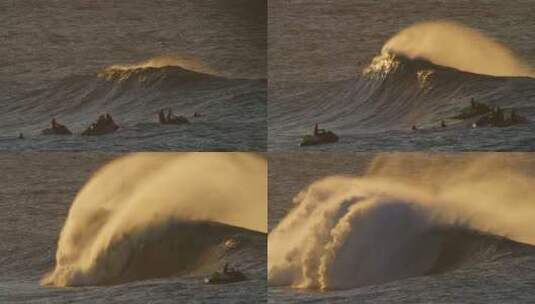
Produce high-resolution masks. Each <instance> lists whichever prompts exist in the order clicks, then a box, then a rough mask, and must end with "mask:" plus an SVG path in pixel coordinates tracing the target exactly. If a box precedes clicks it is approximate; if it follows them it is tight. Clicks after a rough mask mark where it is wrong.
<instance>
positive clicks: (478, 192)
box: [268, 154, 535, 290]
mask: <svg viewBox="0 0 535 304" xmlns="http://www.w3.org/2000/svg"><path fill="white" fill-rule="evenodd" d="M534 161H535V160H533V159H530V158H529V155H525V154H519V155H509V156H507V155H503V154H491V155H486V156H483V155H481V154H474V155H463V156H457V157H454V156H449V155H435V156H431V155H427V154H410V155H406V154H393V155H391V154H386V155H379V156H378V157H376V159H375V160H374V161H372V163H371V165H370V168H369V170H368V172H367V173H366V174H365V175H364V176H360V177H347V176H332V177H328V178H324V179H322V180H319V181H316V182H314V183H313V184H312V185H310V187H308V188H307V189H306V190H304V191H303V192H301V193H300V194H299V195H298V196H297V197H296V200H295V201H296V206H295V207H294V209H293V210H292V211H290V212H289V213H288V215H287V216H286V217H285V218H284V219H283V220H282V221H281V222H280V223H279V224H278V226H277V227H276V228H275V229H274V230H273V231H272V232H271V233H270V235H269V238H268V243H269V246H268V280H269V284H270V285H277V286H279V285H286V286H293V287H296V288H313V289H323V290H325V289H345V288H354V287H359V286H364V285H370V284H379V283H384V282H389V281H393V280H397V279H402V278H406V277H410V276H417V275H425V274H433V273H440V272H443V271H447V270H451V269H456V268H457V267H460V266H461V265H465V264H467V263H472V264H473V263H475V262H482V261H485V260H486V259H487V258H488V259H493V258H494V257H495V253H496V252H497V251H499V250H505V251H507V252H509V251H510V248H517V247H519V246H520V247H521V246H525V245H522V244H519V243H517V242H523V243H528V244H532V245H533V244H535V233H534V231H535V224H534V223H533V221H532V219H533V218H534V217H535V188H534V187H533V185H535V179H534V178H533V177H532V176H531V175H529V173H528V172H527V171H526V170H525V168H533V167H534V166H535V164H534ZM506 238H507V239H506ZM504 248H505V249H504ZM511 250H515V249H511ZM496 255H503V252H502V253H501V254H496Z"/></svg>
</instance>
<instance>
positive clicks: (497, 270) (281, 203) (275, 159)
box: [268, 152, 535, 303]
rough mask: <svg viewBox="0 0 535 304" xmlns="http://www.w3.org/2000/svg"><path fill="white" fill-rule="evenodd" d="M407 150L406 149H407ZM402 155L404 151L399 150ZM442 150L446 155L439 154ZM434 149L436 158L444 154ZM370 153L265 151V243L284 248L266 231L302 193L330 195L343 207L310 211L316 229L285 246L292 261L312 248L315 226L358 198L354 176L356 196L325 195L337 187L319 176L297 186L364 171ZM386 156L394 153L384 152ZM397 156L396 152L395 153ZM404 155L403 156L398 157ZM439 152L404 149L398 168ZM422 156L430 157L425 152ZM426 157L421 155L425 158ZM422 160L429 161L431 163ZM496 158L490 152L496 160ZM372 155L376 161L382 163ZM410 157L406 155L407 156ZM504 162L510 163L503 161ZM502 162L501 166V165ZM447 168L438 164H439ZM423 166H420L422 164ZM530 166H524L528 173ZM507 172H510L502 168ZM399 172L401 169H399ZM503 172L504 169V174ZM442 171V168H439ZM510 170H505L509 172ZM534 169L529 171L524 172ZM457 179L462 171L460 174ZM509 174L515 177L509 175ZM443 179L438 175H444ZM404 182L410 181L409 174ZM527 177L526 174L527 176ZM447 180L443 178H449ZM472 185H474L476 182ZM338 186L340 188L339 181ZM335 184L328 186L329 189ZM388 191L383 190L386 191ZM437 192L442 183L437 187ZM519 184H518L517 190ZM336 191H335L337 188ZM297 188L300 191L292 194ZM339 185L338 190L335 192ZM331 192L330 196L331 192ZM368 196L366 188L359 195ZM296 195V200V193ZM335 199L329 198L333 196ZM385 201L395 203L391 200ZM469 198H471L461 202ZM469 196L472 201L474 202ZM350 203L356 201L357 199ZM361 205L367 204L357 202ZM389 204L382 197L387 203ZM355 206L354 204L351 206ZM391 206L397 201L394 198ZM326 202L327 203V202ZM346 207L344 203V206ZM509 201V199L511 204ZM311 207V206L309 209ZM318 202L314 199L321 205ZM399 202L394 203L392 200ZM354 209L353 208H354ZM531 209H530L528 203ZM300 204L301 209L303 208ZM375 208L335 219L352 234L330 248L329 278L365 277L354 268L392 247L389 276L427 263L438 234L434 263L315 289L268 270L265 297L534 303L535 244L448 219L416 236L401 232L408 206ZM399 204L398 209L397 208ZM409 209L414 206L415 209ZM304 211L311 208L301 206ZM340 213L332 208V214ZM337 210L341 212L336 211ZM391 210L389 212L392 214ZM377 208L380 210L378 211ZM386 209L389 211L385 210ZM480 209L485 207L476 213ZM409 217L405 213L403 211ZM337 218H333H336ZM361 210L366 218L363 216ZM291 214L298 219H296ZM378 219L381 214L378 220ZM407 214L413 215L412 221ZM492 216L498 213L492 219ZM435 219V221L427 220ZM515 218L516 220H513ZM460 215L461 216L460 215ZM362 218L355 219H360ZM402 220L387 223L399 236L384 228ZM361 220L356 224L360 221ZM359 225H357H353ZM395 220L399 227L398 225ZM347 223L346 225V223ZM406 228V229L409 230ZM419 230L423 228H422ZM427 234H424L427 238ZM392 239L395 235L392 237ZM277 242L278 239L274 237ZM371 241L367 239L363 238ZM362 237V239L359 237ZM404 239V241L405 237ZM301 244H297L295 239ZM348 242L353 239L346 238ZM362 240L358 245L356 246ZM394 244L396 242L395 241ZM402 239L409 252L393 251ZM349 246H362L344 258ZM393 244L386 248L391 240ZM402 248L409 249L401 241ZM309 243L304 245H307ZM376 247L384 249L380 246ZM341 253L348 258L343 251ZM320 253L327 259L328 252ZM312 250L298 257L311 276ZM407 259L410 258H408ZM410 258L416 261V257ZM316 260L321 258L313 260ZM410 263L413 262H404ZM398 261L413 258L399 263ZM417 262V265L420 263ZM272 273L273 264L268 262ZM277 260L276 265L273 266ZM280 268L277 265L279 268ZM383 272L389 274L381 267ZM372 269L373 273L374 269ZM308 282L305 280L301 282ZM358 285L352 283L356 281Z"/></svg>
mask: <svg viewBox="0 0 535 304" xmlns="http://www.w3.org/2000/svg"><path fill="white" fill-rule="evenodd" d="M405 156H406V155H405ZM405 156H403V157H405ZM442 156H445V155H442ZM442 156H440V157H442ZM375 157H376V156H375V155H373V154H369V153H360V154H358V153H352V154H349V153H313V152H304V153H273V154H272V155H271V157H270V163H269V167H270V168H269V170H270V179H269V180H270V184H269V188H270V189H269V191H270V205H269V215H270V218H269V219H270V221H269V225H270V231H271V232H270V238H269V247H271V246H278V247H277V248H280V249H283V248H284V246H283V247H280V246H279V245H278V244H277V245H275V244H273V243H272V235H271V234H273V232H274V230H275V229H276V227H277V225H279V224H281V222H282V221H283V219H284V218H285V217H286V216H287V215H288V214H289V213H290V211H291V210H293V209H294V208H297V204H304V203H305V202H306V200H307V199H317V200H324V201H322V202H323V203H322V204H331V203H333V202H335V200H336V198H335V197H338V199H340V200H344V202H342V203H341V205H340V206H342V207H341V208H342V209H343V210H342V209H339V210H338V211H335V212H334V217H333V214H332V213H331V212H332V211H333V210H330V209H329V208H328V207H327V208H325V209H324V211H323V212H324V213H322V215H321V219H322V220H324V222H322V221H319V219H320V218H316V220H318V222H317V223H316V224H317V225H316V226H313V227H308V228H309V229H312V230H313V231H314V232H313V233H309V234H307V235H308V236H309V238H308V239H307V241H306V242H305V243H302V244H301V243H298V245H297V246H296V248H298V249H297V251H298V252H300V253H298V252H297V251H295V252H294V251H291V250H289V251H288V252H289V253H291V252H293V253H291V257H292V258H290V259H289V260H288V262H292V261H295V260H296V259H299V258H300V257H299V255H300V254H305V253H307V252H308V253H309V254H310V252H312V251H311V250H313V249H312V248H313V244H314V243H315V238H317V237H318V235H323V232H322V231H321V229H322V227H323V228H325V227H324V226H322V223H323V225H326V226H327V227H328V225H329V221H330V220H334V221H335V223H336V221H342V220H343V219H344V218H346V217H347V215H346V216H344V213H345V212H347V213H349V211H344V210H346V209H344V208H347V209H351V207H347V204H351V200H352V199H356V200H359V199H360V198H359V197H358V194H355V193H357V191H358V190H357V189H358V186H357V184H358V183H359V182H358V181H356V182H355V181H353V182H352V183H354V186H353V187H354V189H355V192H353V194H354V195H356V196H355V197H354V198H351V197H348V196H347V195H346V196H343V197H340V196H336V194H330V193H329V191H331V189H330V188H328V187H327V186H328V185H331V186H336V185H337V184H336V183H334V184H333V183H331V184H329V183H325V184H323V186H321V185H319V184H318V187H317V188H316V189H317V190H315V192H308V193H309V194H308V197H307V198H305V199H304V200H303V196H302V194H299V193H300V192H301V191H303V190H305V189H307V188H308V187H309V186H310V185H311V184H312V183H313V182H314V181H317V180H318V179H322V178H325V177H328V176H334V175H337V176H340V175H342V176H355V175H365V172H367V171H368V169H369V168H370V165H371V164H372V163H373V160H374V158H375ZM385 157H386V159H388V158H389V157H392V156H388V155H386V156H385ZM394 157H395V156H394ZM403 157H402V158H403ZM440 157H439V156H436V155H435V156H433V155H432V154H427V155H426V154H420V158H419V159H420V160H421V161H417V160H418V158H414V159H413V158H411V157H410V156H409V157H407V158H406V159H405V162H404V164H401V166H402V167H405V168H407V167H411V165H407V160H411V159H412V160H413V162H412V167H413V169H414V172H412V173H411V172H403V173H402V174H403V175H406V176H411V175H413V176H415V179H419V178H422V176H421V175H420V176H419V177H416V176H418V175H419V174H422V172H420V171H421V170H422V168H424V167H423V166H421V164H427V165H429V164H432V163H433V162H436V161H438V158H440ZM447 157H451V158H450V160H451V161H452V162H451V164H452V166H455V165H454V164H457V162H458V161H460V162H461V163H462V162H463V158H464V157H474V158H473V159H477V158H480V157H484V156H483V154H476V155H467V154H466V155H462V154H457V155H451V156H447ZM501 157H502V156H498V158H499V159H501V161H499V162H500V164H506V163H509V161H511V160H507V157H503V158H501ZM523 157H524V156H518V155H517V156H514V155H510V156H509V158H514V159H515V160H514V161H511V163H514V162H515V161H519V159H520V158H523ZM427 158H428V159H427ZM426 159H427V160H426ZM428 160H431V162H429V161H428ZM495 161H496V159H495ZM380 163H381V162H378V163H376V164H380ZM409 163H411V161H409ZM509 164H510V163H509ZM518 164H521V165H520V166H519V168H520V167H523V168H524V169H525V168H528V167H529V168H532V166H533V158H531V160H530V158H529V156H528V157H527V159H523V160H522V161H520V163H517V165H518ZM502 168H503V167H502ZM442 170H446V171H447V169H440V170H439V171H442ZM424 171H425V170H424ZM527 171H529V170H528V169H526V172H527ZM507 172H509V171H507ZM398 173H400V172H398ZM504 174H505V173H504ZM437 175H438V176H440V173H438V174H437ZM507 176H509V175H507ZM530 176H532V175H530ZM459 178H460V177H459ZM511 178H513V177H512V176H511ZM446 180H449V178H447V177H446V176H444V181H445V182H446ZM422 181H423V182H424V183H425V182H426V181H425V178H422ZM331 182H336V180H331ZM407 182H409V183H410V181H407ZM526 182H527V180H526ZM448 183H449V182H448ZM476 185H477V182H475V183H474V186H476ZM476 187H477V186H476ZM342 188H343V187H342ZM450 190H451V191H452V192H455V190H456V189H450ZM333 191H334V190H333ZM385 191H389V190H385ZM439 191H440V190H439ZM519 191H520V190H519ZM335 193H336V192H335ZM298 194H299V195H298ZM339 194H340V192H339V193H338V195H339ZM330 195H333V196H332V197H331V198H332V199H331V198H329V196H330ZM363 195H364V196H366V194H363ZM294 198H295V199H294ZM333 199H334V201H333ZM293 200H296V201H295V202H296V203H295V204H294V203H292V201H293ZM299 200H301V201H299ZM391 202H395V200H394V201H391ZM465 203H466V204H470V203H471V202H465ZM472 203H475V201H474V202H472ZM355 204H356V205H358V204H360V203H358V202H357V203H355ZM362 204H368V203H365V202H362ZM388 204H389V203H387V205H388ZM356 205H354V206H356ZM394 205H395V203H394ZM331 206H332V204H331ZM343 206H346V207H343ZM510 206H511V207H512V206H514V205H513V204H511V205H510ZM310 207H311V206H309V208H310ZM320 207H321V206H318V208H320ZM398 207H399V206H398ZM353 209H354V208H353ZM530 210H532V208H531V209H530ZM303 211H304V209H303ZM376 211H377V212H376V213H374V212H369V213H367V212H366V211H365V210H363V211H362V213H361V214H362V216H363V218H362V219H361V220H359V221H360V222H359V221H357V220H355V221H353V222H351V221H349V222H348V224H349V225H355V227H351V226H345V228H343V227H344V226H343V225H339V226H338V227H340V228H342V229H343V231H351V233H352V234H351V235H352V236H351V237H349V238H348V239H347V240H346V244H345V245H344V246H343V247H342V248H341V249H339V251H338V252H336V255H335V256H334V258H335V260H334V263H335V264H334V266H332V267H336V265H337V266H338V268H335V269H334V272H331V273H330V277H331V281H330V282H331V284H332V283H333V282H335V281H332V280H333V278H336V277H337V276H338V277H339V278H346V279H345V280H342V281H337V282H338V283H337V284H342V285H343V284H349V285H351V284H352V283H353V281H351V280H358V279H363V278H365V277H366V276H365V275H362V276H359V275H358V274H359V273H360V272H366V268H368V266H366V265H370V264H369V263H373V262H372V261H373V259H375V258H376V257H377V258H379V259H380V256H382V255H383V254H385V255H388V253H386V252H387V251H388V250H394V251H396V252H398V254H399V255H398V256H393V257H391V259H389V261H390V262H389V266H388V267H387V268H386V270H385V274H384V275H385V276H384V277H383V279H384V278H385V277H387V276H388V275H392V271H391V270H392V269H399V267H401V268H400V269H404V270H403V271H407V270H408V271H413V270H414V269H415V268H417V267H418V266H417V265H418V263H425V262H424V261H425V260H426V259H427V257H426V256H430V255H433V254H434V253H433V252H434V250H435V247H434V245H432V244H433V241H431V240H432V239H434V238H435V237H437V238H439V239H441V241H440V242H445V243H442V244H443V245H442V246H443V247H442V249H441V251H440V252H441V254H440V255H439V258H438V259H437V260H435V261H434V263H435V264H434V266H433V267H432V270H430V273H428V274H420V275H412V276H409V277H406V278H400V279H394V280H392V279H391V281H387V282H385V283H382V284H373V283H372V284H369V283H368V284H364V285H363V286H360V287H353V288H351V287H344V288H338V289H335V290H327V291H318V290H316V289H314V288H312V289H306V288H305V289H299V288H297V289H295V288H291V287H289V286H285V284H281V282H280V281H278V280H280V277H271V276H270V282H269V284H270V287H269V293H268V297H269V302H270V303H320V302H321V303H355V302H358V303H393V302H395V303H531V302H533V300H534V298H533V293H532V292H531V286H532V284H533V283H534V282H535V276H534V275H533V269H535V251H534V247H533V246H529V245H525V244H522V243H517V242H514V241H511V240H508V239H504V238H502V237H499V236H496V235H492V234H480V233H474V231H470V230H466V229H465V228H462V227H463V225H462V224H461V225H460V226H458V228H453V227H454V226H456V225H457V224H455V225H453V226H449V227H448V226H445V227H442V229H443V230H434V229H432V230H426V229H424V230H423V232H424V235H426V237H423V238H421V236H419V237H418V238H417V239H413V238H408V239H407V238H405V233H407V234H410V233H413V232H414V231H413V230H412V228H411V225H412V224H415V223H416V222H418V220H417V217H416V218H414V217H412V216H411V213H412V211H410V212H405V211H408V210H405V211H403V208H401V209H397V210H396V208H393V209H388V208H384V209H378V210H376ZM399 211H402V212H399ZM413 211H414V210H413ZM306 212H312V211H311V210H309V209H307V211H306ZM337 212H338V213H337ZM340 212H341V214H339V213H340ZM392 213H395V214H396V215H395V216H392V215H394V214H392ZM381 214H383V215H384V218H382V216H381ZM389 215H390V217H389ZM480 215H481V216H482V215H483V214H480ZM407 216H408V217H407ZM337 217H338V220H337ZM365 217H367V220H366V219H365ZM477 217H478V214H474V217H473V218H477ZM297 218H301V219H302V221H303V222H306V221H307V220H308V221H310V220H311V219H312V218H313V215H311V214H308V215H305V214H302V215H301V216H299V217H297ZM297 218H296V219H297ZM436 218H439V217H436ZM383 220H384V221H383ZM413 220H416V222H414V221H413ZM495 220H496V221H497V222H499V221H501V219H499V218H496V219H495ZM375 221H378V222H380V223H381V224H380V225H377V226H374V227H375V228H371V229H375V230H373V231H370V230H369V229H370V227H371V226H370V225H373V223H374V222H375ZM433 221H434V220H433ZM519 221H520V219H519ZM460 222H462V221H460ZM359 223H360V224H359ZM400 223H403V224H401V225H408V226H403V227H404V228H394V229H393V230H391V232H392V233H394V234H396V233H397V235H398V237H397V238H394V239H391V238H390V237H391V235H388V233H386V234H382V233H385V232H386V231H389V229H390V228H389V227H395V226H396V225H398V224H400ZM297 225H298V224H297V223H295V226H291V225H290V226H285V227H286V229H288V230H285V232H284V235H286V236H287V237H288V238H290V237H294V235H293V230H295V229H296V228H298V227H299V226H297ZM359 225H361V226H359ZM359 227H360V229H358V228H359ZM400 227H401V226H400ZM347 229H349V230H347ZM411 231H412V232H411ZM372 232H374V234H373V235H371V236H370V238H369V239H368V238H366V234H368V233H372ZM420 232H422V231H420ZM335 233H336V232H334V231H333V232H331V237H332V238H335V237H336V236H335ZM427 237H430V238H427ZM394 240H397V241H394ZM276 241H277V242H280V241H281V240H280V239H278V240H276ZM367 241H369V242H370V243H369V244H366V242H367ZM293 242H299V241H298V240H296V239H292V241H290V243H288V244H287V246H290V247H291V246H293V245H292V244H291V243H293ZM362 242H364V243H362ZM405 242H407V243H405ZM299 244H301V245H299ZM321 244H323V245H324V246H325V248H327V247H328V246H330V241H329V240H328V239H327V240H323V243H321ZM351 244H353V245H351ZM359 244H361V245H359ZM395 244H398V245H399V247H398V245H395ZM404 244H405V245H407V244H412V245H409V248H410V246H414V247H412V249H409V251H410V252H412V253H411V255H409V256H405V255H403V254H402V253H403V250H401V251H399V249H400V248H403V246H404ZM351 246H360V247H358V248H360V250H357V251H356V252H353V253H349V254H351V257H350V258H349V259H347V254H348V252H347V250H349V248H351ZM389 246H391V247H389ZM377 248H383V251H381V250H379V251H377ZM405 249H408V248H405ZM309 250H310V252H309ZM366 252H376V253H375V254H373V255H372V256H371V257H370V256H367V255H366ZM381 252H382V253H381ZM269 255H270V258H269V261H270V262H269V263H272V260H271V254H269ZM344 256H345V257H346V258H344ZM324 258H329V256H326V257H324ZM366 258H372V260H369V259H368V260H365V261H366V263H368V264H366V265H361V266H362V268H358V267H357V268H351V267H353V266H352V265H354V264H357V265H358V260H359V259H366ZM314 259H315V257H314V255H313V254H310V255H309V256H308V259H306V258H305V259H304V260H303V263H309V264H308V265H309V267H311V268H303V272H305V273H306V272H309V273H310V275H312V276H311V278H310V279H311V280H313V279H314V276H313V273H314V269H315V268H314V267H315V266H314V265H315V264H314V263H315V262H314ZM411 260H412V262H409V261H411ZM414 262H417V263H416V264H414ZM318 263H319V262H318ZM405 263H411V264H405ZM403 265H411V266H407V268H404V266H403ZM420 266H421V265H420ZM269 267H270V270H269V271H270V272H271V271H275V270H274V269H271V267H272V266H269ZM279 267H280V266H279ZM279 270H280V269H279ZM320 271H324V270H323V268H320ZM386 273H388V274H386ZM372 276H373V275H372ZM380 277H382V275H379V276H377V278H380ZM305 282H306V281H305ZM355 284H357V283H355Z"/></svg>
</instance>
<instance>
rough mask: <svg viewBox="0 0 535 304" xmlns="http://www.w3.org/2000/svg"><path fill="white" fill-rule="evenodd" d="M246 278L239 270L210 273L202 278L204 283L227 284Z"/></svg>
mask: <svg viewBox="0 0 535 304" xmlns="http://www.w3.org/2000/svg"><path fill="white" fill-rule="evenodd" d="M245 280H247V277H246V276H245V275H244V274H243V273H242V272H241V271H239V270H233V271H227V272H219V271H216V272H214V273H212V275H211V276H209V277H207V278H205V279H204V283H205V284H227V283H234V282H240V281H245Z"/></svg>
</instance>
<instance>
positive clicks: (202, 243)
mask: <svg viewBox="0 0 535 304" xmlns="http://www.w3.org/2000/svg"><path fill="white" fill-rule="evenodd" d="M266 166H267V164H266V161H265V160H264V159H262V158H261V157H259V156H254V155H250V154H240V153H184V154H179V153H168V154H152V153H151V154H143V153H141V154H133V155H129V156H126V157H122V158H119V159H117V160H114V161H112V162H111V163H110V164H108V165H106V166H104V167H103V168H102V169H100V170H99V171H97V172H96V173H95V174H94V176H93V177H92V178H91V179H90V180H89V182H88V183H87V184H86V185H85V186H84V187H83V189H82V190H81V191H80V192H79V193H78V195H77V196H76V198H75V200H74V202H73V204H72V206H71V208H70V210H69V215H68V217H67V220H66V222H65V225H64V227H63V229H62V232H61V235H60V239H59V242H58V249H57V252H56V266H55V268H54V270H53V271H52V272H51V273H49V274H47V275H45V276H44V278H43V279H42V284H44V285H53V286H80V285H104V284H113V283H120V282H126V281H131V280H139V279H146V278H153V277H162V276H167V275H172V274H180V273H184V272H188V271H192V270H193V269H194V268H195V266H200V264H202V261H203V260H205V259H210V252H211V251H213V250H214V247H216V246H218V245H220V244H223V243H224V242H225V241H226V240H227V239H228V237H229V236H232V235H235V234H237V233H238V234H239V233H247V231H258V232H261V233H262V232H263V233H265V232H266V230H267V194H266V191H267V190H266V189H267V177H266V172H267V168H266Z"/></svg>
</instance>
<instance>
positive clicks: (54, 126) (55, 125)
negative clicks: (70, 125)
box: [51, 117, 58, 129]
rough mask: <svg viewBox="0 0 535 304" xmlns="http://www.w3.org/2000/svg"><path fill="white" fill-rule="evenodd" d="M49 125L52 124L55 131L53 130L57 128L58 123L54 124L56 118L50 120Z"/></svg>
mask: <svg viewBox="0 0 535 304" xmlns="http://www.w3.org/2000/svg"><path fill="white" fill-rule="evenodd" d="M51 124H52V129H55V128H57V127H58V123H57V122H56V118H55V117H54V118H52V122H51Z"/></svg>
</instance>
